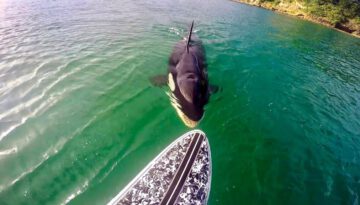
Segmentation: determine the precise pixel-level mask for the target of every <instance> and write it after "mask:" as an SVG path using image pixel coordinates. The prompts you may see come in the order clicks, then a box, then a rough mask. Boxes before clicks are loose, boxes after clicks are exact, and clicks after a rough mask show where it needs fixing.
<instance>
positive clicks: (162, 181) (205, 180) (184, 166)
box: [108, 130, 211, 205]
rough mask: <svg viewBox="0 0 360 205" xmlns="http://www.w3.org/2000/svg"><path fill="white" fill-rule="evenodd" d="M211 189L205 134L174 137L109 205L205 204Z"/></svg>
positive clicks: (209, 156)
mask: <svg viewBox="0 0 360 205" xmlns="http://www.w3.org/2000/svg"><path fill="white" fill-rule="evenodd" d="M210 187H211V152H210V145H209V141H208V139H207V137H206V135H205V133H204V132H202V131H201V130H193V131H190V132H187V133H185V134H183V135H182V136H180V137H179V138H177V139H176V140H175V141H174V142H172V143H171V144H170V145H169V146H167V147H166V148H165V149H164V150H163V151H162V152H161V153H160V154H159V155H158V156H157V157H155V159H153V160H152V161H151V162H150V163H149V164H148V165H147V166H146V167H145V168H144V169H143V170H142V171H141V172H140V173H139V174H138V175H137V176H136V177H135V178H134V179H133V180H132V181H131V182H130V183H129V184H128V185H127V186H126V187H125V188H124V189H122V190H121V191H120V192H119V193H118V194H117V195H116V196H115V197H114V198H113V199H112V200H111V201H110V202H109V203H108V204H109V205H120V204H121V205H128V204H131V205H133V204H159V205H173V204H207V201H208V198H209V194H210Z"/></svg>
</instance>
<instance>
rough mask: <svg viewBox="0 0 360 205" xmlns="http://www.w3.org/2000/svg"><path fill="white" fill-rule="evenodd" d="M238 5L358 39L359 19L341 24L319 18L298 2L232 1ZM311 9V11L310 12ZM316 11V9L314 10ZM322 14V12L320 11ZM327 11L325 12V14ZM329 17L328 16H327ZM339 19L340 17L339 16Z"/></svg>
mask: <svg viewBox="0 0 360 205" xmlns="http://www.w3.org/2000/svg"><path fill="white" fill-rule="evenodd" d="M232 1H234V2H238V3H244V4H248V5H252V6H256V7H261V8H265V9H269V10H272V11H275V12H279V13H283V14H288V15H291V16H297V17H299V18H301V19H305V20H308V21H311V22H315V23H319V24H322V25H325V26H327V27H330V28H334V29H336V30H338V31H342V32H345V33H348V34H351V35H352V36H355V37H358V38H360V19H359V17H356V18H354V19H345V21H343V22H339V21H335V20H334V19H330V18H329V17H326V15H323V16H319V15H316V12H317V11H315V12H314V8H310V9H309V8H308V6H307V5H305V4H303V3H300V2H298V1H296V0H295V1H292V2H287V1H261V0H232ZM311 9H313V10H311ZM315 9H317V8H315ZM322 12H324V11H322ZM326 12H327V11H326V10H325V13H326ZM328 16H329V15H328ZM340 17H341V16H340Z"/></svg>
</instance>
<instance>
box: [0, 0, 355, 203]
mask: <svg viewBox="0 0 360 205" xmlns="http://www.w3.org/2000/svg"><path fill="white" fill-rule="evenodd" d="M193 19H194V20H195V32H196V34H197V35H198V36H199V37H200V38H201V39H202V40H203V43H204V45H205V49H206V51H207V59H208V70H209V77H210V81H211V82H212V83H213V84H217V85H220V86H221V87H222V91H221V92H219V93H217V94H215V95H213V96H212V97H211V101H210V103H209V104H208V105H207V107H206V113H205V117H204V119H203V120H202V122H201V123H200V124H199V126H198V128H200V129H202V130H204V131H205V132H206V133H207V135H208V137H209V140H210V144H211V150H212V157H213V178H212V190H211V194H210V201H209V204H354V205H355V204H359V200H360V199H359V196H360V40H359V39H356V38H353V37H351V36H348V35H346V34H343V33H340V32H336V31H334V30H331V29H328V28H325V27H323V26H320V25H315V24H312V23H309V22H305V21H302V20H298V19H296V18H292V17H288V16H283V15H278V14H275V13H273V12H271V11H267V10H263V9H259V8H255V7H249V6H246V5H242V4H237V3H234V2H230V1H220V0H210V1H207V2H204V1H198V0H195V1H188V0H183V1H169V0H161V1H155V0H147V1H143V0H140V1H130V0H124V1H118V2H112V1H45V0H33V1H25V0H20V1H9V0H5V1H1V2H0V204H4V205H6V204H104V203H106V202H108V201H109V200H110V199H111V198H112V197H113V196H115V195H116V194H117V193H118V191H119V190H121V189H122V188H123V187H124V186H125V185H126V184H127V183H128V182H129V181H130V180H131V179H132V177H134V176H135V175H136V174H137V173H138V172H139V171H140V170H141V169H142V168H143V167H144V166H145V165H146V164H147V163H148V162H149V161H150V160H151V159H152V158H153V157H155V156H156V155H157V154H158V153H159V152H160V151H161V150H162V149H163V148H165V147H166V146H167V145H168V144H169V143H170V142H172V141H173V140H174V139H176V138H177V136H179V135H181V134H182V133H184V132H186V131H188V128H186V127H185V126H184V125H183V124H182V122H181V121H180V119H179V118H178V117H177V115H176V112H175V110H174V109H173V108H172V107H171V105H170V103H169V99H168V97H167V96H166V94H165V92H166V89H165V88H163V89H161V88H155V87H152V86H151V85H150V82H149V80H148V78H149V77H151V76H153V75H156V74H159V73H164V72H165V71H166V69H167V59H168V56H169V54H170V52H171V49H172V46H173V45H174V43H175V42H176V41H178V40H179V39H181V38H182V36H183V35H185V34H186V32H187V28H188V25H189V23H190V22H191V21H192V20H193Z"/></svg>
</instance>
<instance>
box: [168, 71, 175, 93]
mask: <svg viewBox="0 0 360 205" xmlns="http://www.w3.org/2000/svg"><path fill="white" fill-rule="evenodd" d="M168 77H169V78H168V85H169V88H170V90H171V91H172V92H174V90H175V82H174V78H173V75H172V74H171V73H169V76H168Z"/></svg>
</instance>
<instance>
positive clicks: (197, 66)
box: [168, 22, 210, 127]
mask: <svg viewBox="0 0 360 205" xmlns="http://www.w3.org/2000/svg"><path fill="white" fill-rule="evenodd" d="M193 25H194V22H193V23H192V24H191V28H190V31H189V35H188V38H187V39H184V40H182V41H179V42H178V43H176V45H175V46H174V49H173V52H172V53H171V55H170V58H169V68H168V85H169V88H170V90H171V92H170V93H168V95H169V97H170V101H171V104H172V105H173V107H174V108H175V109H176V111H177V113H178V115H179V117H180V118H181V119H182V121H183V122H184V123H185V124H186V125H187V126H188V127H195V126H196V125H197V123H198V122H199V121H200V120H201V118H202V116H203V115H204V106H205V105H206V103H207V102H208V100H209V96H210V89H209V85H208V76H207V69H206V59H205V50H204V47H203V45H202V42H201V41H200V39H199V38H197V37H196V36H192V28H193Z"/></svg>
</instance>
